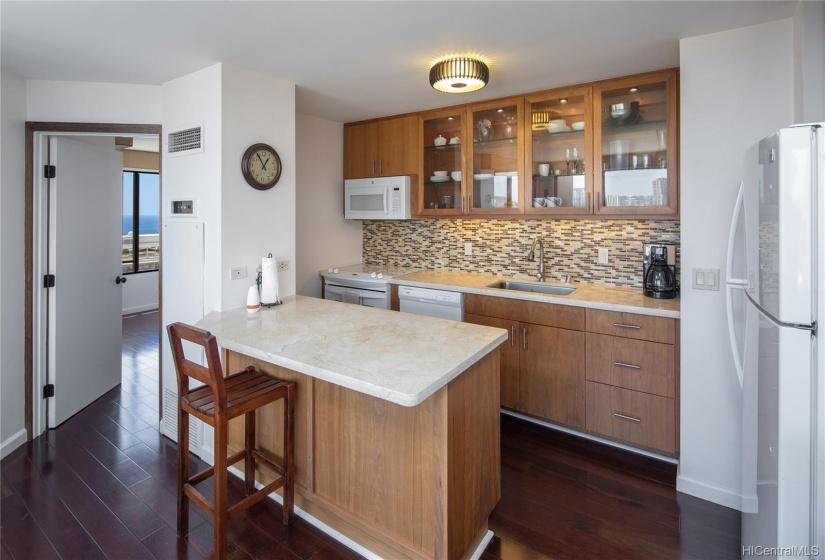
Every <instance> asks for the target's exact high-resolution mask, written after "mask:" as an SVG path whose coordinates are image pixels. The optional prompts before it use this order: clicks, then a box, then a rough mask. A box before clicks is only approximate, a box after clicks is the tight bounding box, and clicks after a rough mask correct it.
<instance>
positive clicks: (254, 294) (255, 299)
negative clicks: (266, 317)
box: [246, 286, 261, 313]
mask: <svg viewBox="0 0 825 560" xmlns="http://www.w3.org/2000/svg"><path fill="white" fill-rule="evenodd" d="M260 310H261V297H260V296H259V295H258V286H249V291H248V292H247V293H246V311H247V313H257V312H258V311H260Z"/></svg>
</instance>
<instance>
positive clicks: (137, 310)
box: [123, 302, 158, 315]
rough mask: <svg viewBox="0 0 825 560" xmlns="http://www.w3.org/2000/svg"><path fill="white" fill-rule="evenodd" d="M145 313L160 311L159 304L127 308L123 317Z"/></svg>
mask: <svg viewBox="0 0 825 560" xmlns="http://www.w3.org/2000/svg"><path fill="white" fill-rule="evenodd" d="M144 311H158V304H157V302H155V303H147V304H145V305H136V306H134V307H127V308H125V309H124V310H123V315H134V314H135V313H143V312H144Z"/></svg>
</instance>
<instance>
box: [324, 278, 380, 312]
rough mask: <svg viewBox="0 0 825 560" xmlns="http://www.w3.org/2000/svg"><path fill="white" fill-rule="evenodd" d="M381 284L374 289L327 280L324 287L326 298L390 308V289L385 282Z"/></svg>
mask: <svg viewBox="0 0 825 560" xmlns="http://www.w3.org/2000/svg"><path fill="white" fill-rule="evenodd" d="M362 284H363V283H362ZM379 286H380V288H377V289H372V288H364V287H362V286H345V285H341V284H330V283H329V282H327V283H326V286H325V288H324V299H329V300H332V301H343V302H345V303H354V304H356V305H364V306H366V307H377V308H378V309H389V308H390V294H389V290H388V289H387V286H386V285H385V284H379Z"/></svg>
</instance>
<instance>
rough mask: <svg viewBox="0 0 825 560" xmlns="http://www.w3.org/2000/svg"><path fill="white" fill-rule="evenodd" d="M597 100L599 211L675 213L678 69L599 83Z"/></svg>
mask: <svg viewBox="0 0 825 560" xmlns="http://www.w3.org/2000/svg"><path fill="white" fill-rule="evenodd" d="M593 96H594V103H593V107H594V117H596V119H597V121H596V123H597V126H596V134H595V138H594V142H595V149H596V150H597V154H598V155H597V161H596V165H597V166H598V169H597V170H596V173H595V196H596V213H597V214H602V215H628V214H635V215H642V216H643V215H650V214H655V215H662V214H676V212H677V208H678V206H677V202H678V194H677V193H678V188H677V187H678V185H677V182H678V177H679V171H678V168H677V167H678V153H679V148H678V145H677V143H678V138H679V134H678V125H677V120H676V115H677V104H678V101H677V83H676V71H673V70H671V71H665V72H655V73H651V74H645V75H642V76H631V77H628V78H620V79H617V80H608V81H605V82H600V83H598V84H595V85H594V87H593Z"/></svg>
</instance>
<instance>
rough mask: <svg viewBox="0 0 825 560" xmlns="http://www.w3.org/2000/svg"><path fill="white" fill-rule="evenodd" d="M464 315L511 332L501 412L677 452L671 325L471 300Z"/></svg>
mask: <svg viewBox="0 0 825 560" xmlns="http://www.w3.org/2000/svg"><path fill="white" fill-rule="evenodd" d="M464 317H465V318H464V320H465V321H466V322H468V323H476V324H479V325H486V326H490V327H497V328H500V329H505V330H506V331H508V332H509V333H510V336H509V340H508V341H507V342H506V343H505V344H503V345H502V346H501V347H500V348H501V406H503V407H505V408H510V409H513V410H516V411H519V412H523V413H524V414H528V415H530V416H534V417H536V418H540V419H542V420H547V421H549V422H553V423H556V424H561V425H564V426H568V427H571V428H576V429H579V430H582V431H587V432H591V433H593V434H596V435H599V436H603V437H606V438H609V439H613V440H616V441H620V442H623V443H627V444H629V445H633V446H638V447H644V448H646V449H650V450H653V451H657V452H661V453H665V454H668V455H676V454H677V453H678V451H679V437H678V413H679V383H678V379H679V376H678V367H679V355H678V338H679V336H678V333H679V322H678V321H677V320H675V319H668V318H662V317H651V316H645V315H636V314H633V313H619V312H614V311H600V310H594V309H588V310H587V311H586V314H585V310H584V309H582V308H577V307H572V306H565V305H558V304H552V303H541V302H534V301H525V300H518V299H512V298H498V297H491V296H478V295H474V294H467V296H466V297H465V315H464Z"/></svg>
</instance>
